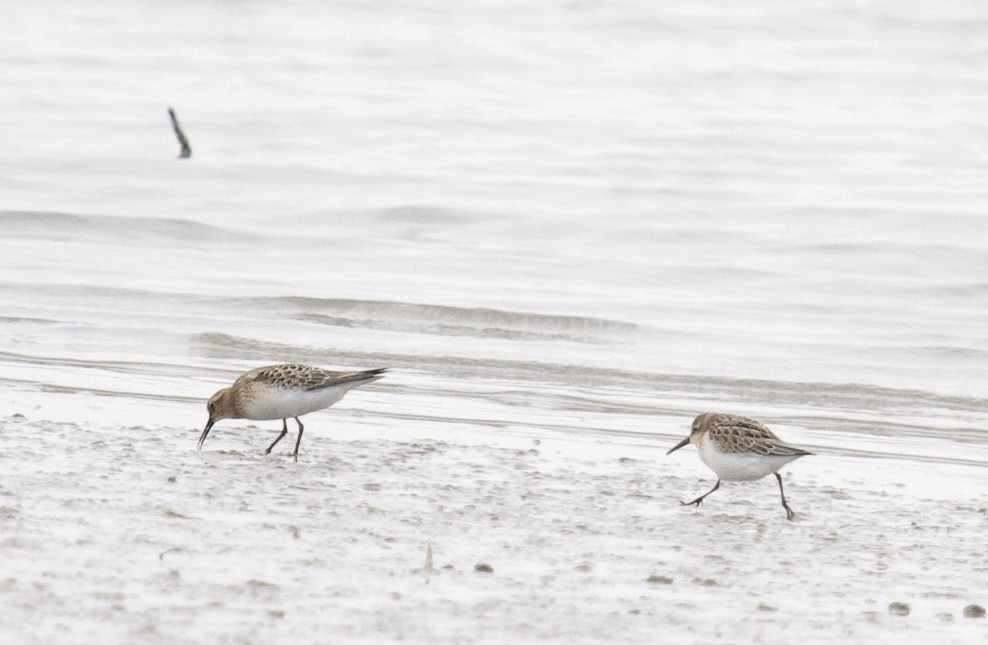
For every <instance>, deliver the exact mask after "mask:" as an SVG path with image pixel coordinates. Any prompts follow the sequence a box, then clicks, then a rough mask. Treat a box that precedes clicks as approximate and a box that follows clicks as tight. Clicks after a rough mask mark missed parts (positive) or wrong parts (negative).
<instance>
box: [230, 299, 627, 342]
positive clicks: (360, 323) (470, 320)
mask: <svg viewBox="0 0 988 645" xmlns="http://www.w3.org/2000/svg"><path fill="white" fill-rule="evenodd" d="M232 300H234V301H236V304H237V305H238V306H255V307H256V306H261V307H264V308H271V309H276V310H278V311H283V312H293V313H292V315H293V316H294V317H295V318H296V319H297V320H304V321H309V322H315V323H319V324H324V325H332V326H337V327H363V328H371V329H382V330H386V331H406V332H416V333H428V334H438V335H444V336H474V337H479V338H504V339H510V340H570V341H575V342H584V343H595V342H604V341H605V340H606V339H605V338H603V336H605V335H613V334H622V333H631V332H633V331H635V330H636V329H637V328H638V327H637V325H635V324H633V323H628V322H623V321H617V320H608V319H604V318H592V317H586V316H567V315H553V314H537V313H530V312H517V311H504V310H500V309H488V308H482V307H481V308H471V307H452V306H446V305H427V304H417V303H406V302H392V301H382V300H348V299H327V298H303V297H296V296H286V297H274V298H261V299H258V298H248V299H244V298H236V299H232Z"/></svg>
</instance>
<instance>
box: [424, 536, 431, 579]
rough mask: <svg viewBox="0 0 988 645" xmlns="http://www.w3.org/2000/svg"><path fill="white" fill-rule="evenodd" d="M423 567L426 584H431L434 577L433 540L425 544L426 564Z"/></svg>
mask: <svg viewBox="0 0 988 645" xmlns="http://www.w3.org/2000/svg"><path fill="white" fill-rule="evenodd" d="M422 568H423V570H424V571H425V584H429V580H430V579H431V578H432V540H429V542H428V543H427V544H426V546H425V566H424V567H422Z"/></svg>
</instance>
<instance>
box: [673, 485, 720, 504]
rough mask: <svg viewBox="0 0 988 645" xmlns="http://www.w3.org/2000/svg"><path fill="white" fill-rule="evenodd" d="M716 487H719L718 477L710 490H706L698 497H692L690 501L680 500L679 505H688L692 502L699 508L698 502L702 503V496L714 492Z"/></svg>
mask: <svg viewBox="0 0 988 645" xmlns="http://www.w3.org/2000/svg"><path fill="white" fill-rule="evenodd" d="M718 488H720V480H719V479H718V480H717V483H716V484H714V487H713V488H711V489H710V490H708V491H707V492H706V493H704V494H703V495H700V496H699V497H697V498H696V499H694V500H693V501H692V502H680V503H679V505H680V506H689V505H690V504H693V505H694V506H696V507H697V508H700V504H702V503H703V498H704V497H706V496H707V495H709V494H710V493H712V492H714V491H715V490H717V489H718Z"/></svg>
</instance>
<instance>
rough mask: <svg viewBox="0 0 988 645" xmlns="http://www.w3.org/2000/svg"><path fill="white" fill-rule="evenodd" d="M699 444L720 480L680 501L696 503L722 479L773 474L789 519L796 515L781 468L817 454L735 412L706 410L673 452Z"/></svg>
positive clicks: (738, 478)
mask: <svg viewBox="0 0 988 645" xmlns="http://www.w3.org/2000/svg"><path fill="white" fill-rule="evenodd" d="M691 443H695V444H696V449H697V452H698V453H699V454H700V459H701V460H703V463H705V464H707V466H709V467H710V469H711V470H713V471H714V472H715V473H716V474H717V483H716V484H714V487H713V488H711V489H710V491H709V492H707V493H706V494H704V495H701V496H699V497H697V498H696V499H694V500H693V501H692V502H680V504H682V505H683V506H688V505H689V504H695V505H696V506H697V507H699V506H700V504H701V503H702V502H703V498H704V497H706V496H707V495H709V494H710V493H712V492H714V491H715V490H717V489H718V488H720V482H721V480H722V479H723V480H726V481H751V480H754V479H761V478H762V477H764V476H765V475H767V474H769V473H772V474H774V475H775V478H776V479H777V480H779V494H780V495H781V496H782V507H783V508H785V509H786V519H788V520H792V518H793V517H795V515H796V514H795V513H793V511H792V509H791V508H789V503H788V502H786V493H785V491H783V490H782V477H780V476H779V472H778V471H779V469H780V468H782V467H783V466H785V465H786V464H788V463H789V462H790V461H793V460H794V459H799V458H800V457H803V456H805V455H811V454H813V453H811V452H807V451H805V450H802V449H800V448H794V447H792V446H790V445H787V444H786V443H784V442H783V441H782V440H781V439H779V438H778V437H777V436H775V433H773V432H772V431H771V430H769V429H768V428H766V427H765V426H763V425H762V424H760V423H758V422H757V421H755V420H753V419H748V418H746V417H740V416H737V415H734V414H720V413H717V412H704V413H703V414H701V415H699V416H697V417H696V418H695V419H693V428H692V429H691V430H690V436H688V437H686V438H685V439H683V440H682V441H680V442H679V443H677V444H676V445H675V446H674V447H673V448H672V450H670V451H669V452H667V453H666V454H667V455H668V454H670V453H672V452H674V451H676V450H679V449H680V448H682V447H683V446H685V445H687V444H691Z"/></svg>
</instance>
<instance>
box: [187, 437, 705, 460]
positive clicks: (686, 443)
mask: <svg viewBox="0 0 988 645" xmlns="http://www.w3.org/2000/svg"><path fill="white" fill-rule="evenodd" d="M203 436H205V435H203ZM689 442H690V438H689V437H686V438H685V439H683V440H682V441H680V442H679V443H677V444H676V445H675V446H673V447H672V448H670V449H669V452H667V453H666V454H667V455H671V454H672V453H674V452H676V451H677V450H679V449H680V448H682V447H683V446H686V445H689Z"/></svg>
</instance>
